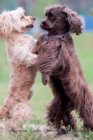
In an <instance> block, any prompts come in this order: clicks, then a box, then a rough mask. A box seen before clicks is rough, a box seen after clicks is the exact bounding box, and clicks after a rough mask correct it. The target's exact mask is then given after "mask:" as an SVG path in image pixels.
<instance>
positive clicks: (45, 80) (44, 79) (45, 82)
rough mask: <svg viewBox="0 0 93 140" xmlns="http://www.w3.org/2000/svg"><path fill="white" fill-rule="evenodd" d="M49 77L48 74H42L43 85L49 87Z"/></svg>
mask: <svg viewBox="0 0 93 140" xmlns="http://www.w3.org/2000/svg"><path fill="white" fill-rule="evenodd" d="M49 80H50V78H49V76H48V75H47V74H42V83H43V85H47V83H49Z"/></svg>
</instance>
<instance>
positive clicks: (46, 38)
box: [43, 33, 68, 42]
mask: <svg viewBox="0 0 93 140" xmlns="http://www.w3.org/2000/svg"><path fill="white" fill-rule="evenodd" d="M67 34H68V33H66V34H64V35H55V36H48V34H46V35H45V36H44V37H43V42H44V41H48V40H50V39H61V40H64V39H65V36H66V35H67Z"/></svg>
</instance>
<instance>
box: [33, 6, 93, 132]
mask: <svg viewBox="0 0 93 140" xmlns="http://www.w3.org/2000/svg"><path fill="white" fill-rule="evenodd" d="M45 16H46V18H45V19H44V20H43V21H42V22H41V24H40V26H41V28H42V29H43V30H45V31H47V32H48V33H44V34H42V35H41V36H40V37H39V38H38V41H37V45H36V47H35V48H34V49H33V53H34V54H37V55H38V57H37V64H36V65H37V67H38V70H39V71H40V72H41V76H42V82H43V84H44V85H46V84H49V86H50V88H51V90H52V92H53V95H54V98H53V100H52V101H51V102H50V104H49V105H48V107H47V116H46V118H47V124H48V125H51V126H53V127H54V128H56V129H57V130H58V132H60V131H61V130H62V132H64V129H63V126H65V127H68V126H70V128H71V129H72V130H74V131H77V129H78V126H77V121H76V118H75V117H74V116H73V114H72V111H73V110H76V111H77V112H78V114H79V116H80V118H81V119H82V120H83V126H84V129H85V130H93V95H92V93H91V91H90V89H89V88H88V84H87V82H86V80H85V77H84V74H83V70H82V67H81V65H80V62H79V59H78V56H77V54H76V52H75V49H74V43H73V38H72V36H71V34H72V33H75V34H76V35H80V34H81V33H82V31H83V28H82V21H81V19H80V17H79V16H78V14H77V13H76V12H75V11H73V10H71V9H70V8H69V7H68V6H66V5H64V6H62V5H57V4H56V5H52V6H49V7H47V8H46V11H45Z"/></svg>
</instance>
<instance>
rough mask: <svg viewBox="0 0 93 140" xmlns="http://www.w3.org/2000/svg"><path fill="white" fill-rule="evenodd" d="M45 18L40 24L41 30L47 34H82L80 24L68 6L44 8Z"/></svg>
mask: <svg viewBox="0 0 93 140" xmlns="http://www.w3.org/2000/svg"><path fill="white" fill-rule="evenodd" d="M45 16H46V18H45V19H44V20H43V21H42V22H41V24H40V26H41V28H42V29H44V30H46V31H48V32H56V31H57V32H61V31H62V32H64V33H66V32H71V33H75V34H76V35H79V34H80V33H82V22H81V19H80V17H79V16H78V14H77V13H76V12H74V11H72V10H71V9H70V8H68V6H66V5H65V6H62V5H53V6H50V7H47V8H46V11H45Z"/></svg>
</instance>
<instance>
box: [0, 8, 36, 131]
mask: <svg viewBox="0 0 93 140" xmlns="http://www.w3.org/2000/svg"><path fill="white" fill-rule="evenodd" d="M34 21H35V18H33V17H30V16H25V15H24V9H23V8H18V9H16V10H14V11H8V12H3V13H2V14H1V15H0V36H1V37H3V38H5V41H6V50H7V56H8V61H9V64H10V70H11V77H10V86H9V91H8V96H7V98H6V100H5V102H4V105H3V106H2V107H1V108H0V118H5V119H4V124H3V125H1V128H7V129H10V130H16V129H17V130H18V127H17V125H18V124H19V123H24V122H26V121H27V120H28V119H29V118H30V117H31V109H30V106H29V103H28V100H29V99H30V98H31V96H32V91H30V88H31V87H32V85H33V83H34V81H35V76H36V72H37V69H36V67H35V66H34V64H35V61H36V58H37V55H35V54H32V53H31V51H32V49H33V47H35V44H36V40H35V39H34V38H33V37H32V36H30V35H26V34H24V32H25V31H28V30H30V29H31V28H32V27H33V24H34Z"/></svg>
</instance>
